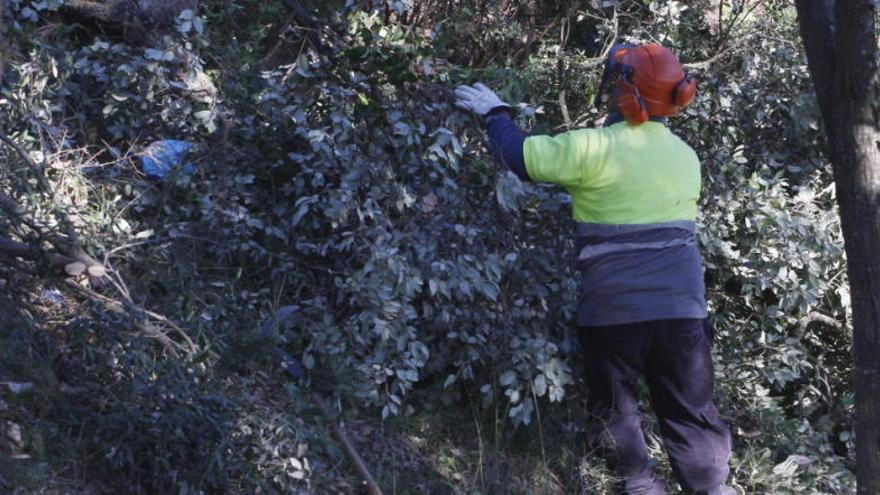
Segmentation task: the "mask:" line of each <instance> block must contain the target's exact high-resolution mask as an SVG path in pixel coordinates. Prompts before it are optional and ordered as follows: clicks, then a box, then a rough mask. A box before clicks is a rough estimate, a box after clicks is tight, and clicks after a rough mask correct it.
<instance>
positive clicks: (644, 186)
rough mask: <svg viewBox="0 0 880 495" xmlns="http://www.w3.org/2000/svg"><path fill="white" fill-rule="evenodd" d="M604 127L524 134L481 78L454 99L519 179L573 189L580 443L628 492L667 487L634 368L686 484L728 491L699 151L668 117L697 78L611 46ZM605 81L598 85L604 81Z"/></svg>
mask: <svg viewBox="0 0 880 495" xmlns="http://www.w3.org/2000/svg"><path fill="white" fill-rule="evenodd" d="M603 80H604V81H608V82H610V83H611V85H612V87H613V92H612V94H611V98H610V100H609V114H608V116H607V117H606V122H605V124H604V126H603V127H602V128H596V129H577V130H572V131H569V132H566V133H563V134H560V135H557V136H542V135H532V136H528V135H527V134H526V133H525V132H523V131H522V130H521V129H520V128H519V127H518V126H517V125H516V124H515V123H514V122H513V120H512V108H511V106H510V105H508V104H506V103H504V102H503V101H501V99H499V98H498V96H497V95H496V94H495V93H494V92H493V91H492V90H491V89H489V88H488V87H486V86H485V85H483V84H481V83H477V84H475V85H473V86H459V87H458V88H456V91H455V93H456V98H457V99H456V105H458V106H459V107H461V108H464V109H467V110H470V111H472V112H474V113H476V114H478V115H480V116H482V117H485V125H486V128H487V133H488V136H489V141H490V149H491V150H492V152H493V154H494V155H495V157H496V159H497V160H498V161H500V162H502V163H503V164H505V165H506V166H507V167H509V168H510V170H511V171H513V172H514V173H515V174H516V175H517V176H519V177H520V179H522V180H525V181H534V182H547V183H552V184H558V185H560V186H562V187H563V188H565V190H566V191H567V192H568V193H569V195H570V196H571V202H572V210H573V216H574V220H575V221H576V246H577V253H578V255H577V263H578V268H579V270H580V273H581V280H580V294H579V296H580V297H579V302H578V308H577V325H578V327H579V335H580V339H581V347H582V355H583V366H584V368H585V378H586V384H587V388H588V391H589V398H588V406H589V410H590V413H591V421H590V425H589V427H588V434H587V437H588V442H589V445H591V446H593V447H595V448H597V449H599V450H600V451H601V452H603V453H604V454H605V456H606V459H607V460H608V463H609V465H610V466H612V467H613V469H614V470H616V472H617V473H618V474H619V476H620V477H621V479H622V484H623V493H625V494H651V495H655V494H663V493H666V486H665V483H664V482H663V481H662V480H659V479H657V478H656V477H655V476H654V473H653V470H652V467H651V466H652V464H651V461H650V459H649V456H648V453H647V448H646V445H645V437H644V434H643V432H642V430H641V427H640V421H639V413H638V399H637V395H636V392H635V389H634V386H635V384H636V382H637V381H638V380H639V379H641V378H642V377H644V379H645V380H646V382H647V385H648V389H649V391H650V396H651V403H652V406H653V409H654V411H655V413H656V414H657V418H658V420H659V425H660V433H661V435H662V438H663V444H664V447H665V449H666V452H667V455H668V456H669V460H670V463H671V465H672V470H673V472H674V474H675V477H676V478H677V480H678V482H679V484H680V485H681V486H682V488H683V489H684V491H685V492H686V493H688V494H694V495H696V494H700V495H728V494H735V493H736V492H735V491H734V490H733V489H732V488H730V487H728V486H725V485H724V482H725V480H726V478H727V476H728V474H729V472H730V468H729V465H728V464H729V459H730V433H729V430H728V427H727V426H726V425H725V423H724V422H723V421H722V420H721V419H720V418H719V417H718V413H717V411H716V409H715V406H714V404H713V388H714V370H713V366H712V356H711V349H710V344H711V335H710V334H711V330H710V327H709V326H708V323H707V311H706V300H705V287H704V282H703V270H702V264H701V260H700V254H699V251H698V249H697V244H696V240H695V220H696V217H697V201H698V198H699V195H700V181H701V176H700V162H699V159H698V158H697V154H696V153H695V152H694V150H693V149H691V147H690V146H688V145H687V144H686V143H685V142H684V141H682V140H681V139H680V138H678V137H677V136H676V135H675V134H674V133H673V132H672V131H670V130H669V128H668V127H667V126H666V119H667V118H668V117H671V116H673V115H675V114H677V113H678V112H680V111H681V109H682V108H684V107H685V106H686V105H687V104H688V103H690V102H691V100H693V98H694V95H695V93H696V82H695V81H694V79H693V78H692V77H691V76H690V75H689V74H688V73H687V72H686V71H685V69H684V68H683V67H682V65H681V63H679V61H678V58H677V57H676V56H675V55H674V54H673V53H672V52H671V51H669V50H668V49H666V48H664V47H662V46H660V45H657V44H647V45H641V46H634V45H617V46H615V47H614V48H613V49H612V50H611V51H610V52H609V55H608V59H607V61H606V64H605V75H603ZM600 92H601V91H600Z"/></svg>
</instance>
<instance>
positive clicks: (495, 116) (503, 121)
mask: <svg viewBox="0 0 880 495" xmlns="http://www.w3.org/2000/svg"><path fill="white" fill-rule="evenodd" d="M486 132H487V133H488V134H489V149H490V150H491V151H492V156H493V157H495V161H496V162H498V163H500V164H502V165H504V166H506V167H507V168H509V169H510V171H511V172H513V173H514V174H516V175H517V177H519V178H520V180H525V181H530V180H531V178H529V174H528V172H526V162H525V158H524V157H523V143H524V142H525V140H526V136H527V134H526V133H525V131H523V130H522V129H520V128H519V126H517V125H516V123H514V121H513V118H512V115H511V114H510V110H508V109H507V108H503V107H502V108H497V109H494V110H492V111H491V112H489V116H488V117H487V119H486Z"/></svg>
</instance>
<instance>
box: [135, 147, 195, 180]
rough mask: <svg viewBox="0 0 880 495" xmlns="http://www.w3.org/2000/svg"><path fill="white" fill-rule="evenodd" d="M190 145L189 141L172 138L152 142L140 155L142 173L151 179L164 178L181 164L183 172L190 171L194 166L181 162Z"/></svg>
mask: <svg viewBox="0 0 880 495" xmlns="http://www.w3.org/2000/svg"><path fill="white" fill-rule="evenodd" d="M192 145H193V144H192V143H190V142H189V141H177V140H174V139H163V140H162V141H156V142H154V143H152V144H151V145H149V146H147V148H146V149H144V151H143V153H141V155H140V157H141V167H142V169H143V171H144V173H145V174H147V177H149V178H151V179H164V178H165V177H167V176H168V173H169V172H171V171H172V170H174V169H176V168H178V167H180V166H181V165H182V166H183V172H184V173H187V174H190V173H192V171H193V169H194V168H195V167H194V166H193V164H192V163H186V164H183V161H184V160H185V159H186V155H187V154H188V153H189V150H190V149H191V148H192Z"/></svg>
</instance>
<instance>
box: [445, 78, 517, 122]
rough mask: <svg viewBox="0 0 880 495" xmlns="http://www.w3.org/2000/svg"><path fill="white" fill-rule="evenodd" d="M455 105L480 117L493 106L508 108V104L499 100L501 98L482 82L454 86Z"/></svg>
mask: <svg viewBox="0 0 880 495" xmlns="http://www.w3.org/2000/svg"><path fill="white" fill-rule="evenodd" d="M455 105H456V106H457V107H460V108H463V109H465V110H470V111H471V112H474V113H476V114H477V115H479V116H481V117H485V116H486V114H487V113H489V112H490V111H491V110H492V109H494V108H498V107H506V108H510V105H508V104H507V103H504V102H503V101H501V98H498V95H496V94H495V92H494V91H492V90H491V89H489V88H488V87H486V85H485V84H483V83H476V84H474V85H473V86H468V85H466V84H463V85H461V86H459V87H457V88H455Z"/></svg>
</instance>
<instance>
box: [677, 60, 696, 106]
mask: <svg viewBox="0 0 880 495" xmlns="http://www.w3.org/2000/svg"><path fill="white" fill-rule="evenodd" d="M696 94H697V81H694V78H693V77H691V75H690V74H688V71H687V69H685V71H684V77H683V78H682V79H681V81H679V82H678V84H676V85H675V89H674V90H673V92H672V101H674V102H675V106H677V107H678V108H684V107H686V106H687V105H688V103H690V102H691V101H693V99H694V95H696Z"/></svg>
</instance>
